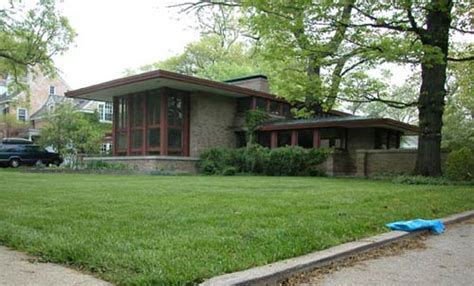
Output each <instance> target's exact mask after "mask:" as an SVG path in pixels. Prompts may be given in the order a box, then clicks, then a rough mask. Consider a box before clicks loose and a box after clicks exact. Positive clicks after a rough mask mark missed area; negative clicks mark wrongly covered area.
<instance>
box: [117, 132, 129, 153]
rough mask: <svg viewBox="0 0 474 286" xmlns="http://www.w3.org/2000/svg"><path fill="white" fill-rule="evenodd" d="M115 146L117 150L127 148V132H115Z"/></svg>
mask: <svg viewBox="0 0 474 286" xmlns="http://www.w3.org/2000/svg"><path fill="white" fill-rule="evenodd" d="M117 148H118V149H119V150H124V149H127V133H126V132H118V133H117Z"/></svg>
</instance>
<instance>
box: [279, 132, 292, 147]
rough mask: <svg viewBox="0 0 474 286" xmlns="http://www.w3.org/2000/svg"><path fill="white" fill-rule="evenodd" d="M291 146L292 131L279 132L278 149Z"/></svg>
mask: <svg viewBox="0 0 474 286" xmlns="http://www.w3.org/2000/svg"><path fill="white" fill-rule="evenodd" d="M287 145H288V146H289V145H291V131H280V132H278V147H284V146H287Z"/></svg>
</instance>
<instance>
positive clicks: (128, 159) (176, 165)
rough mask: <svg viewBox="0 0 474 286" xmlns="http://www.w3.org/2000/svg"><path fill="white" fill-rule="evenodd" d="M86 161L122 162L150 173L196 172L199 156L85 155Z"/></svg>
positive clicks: (84, 159)
mask: <svg viewBox="0 0 474 286" xmlns="http://www.w3.org/2000/svg"><path fill="white" fill-rule="evenodd" d="M83 161H84V162H90V161H103V162H107V163H120V164H124V165H126V166H128V168H130V169H131V170H135V171H139V172H143V173H150V172H163V173H170V174H195V173H197V170H196V163H197V162H198V159H197V158H191V157H173V156H124V157H85V158H83Z"/></svg>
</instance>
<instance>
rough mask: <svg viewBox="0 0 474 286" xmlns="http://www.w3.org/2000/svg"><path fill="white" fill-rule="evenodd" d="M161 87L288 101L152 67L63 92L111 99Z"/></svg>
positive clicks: (264, 93)
mask: <svg viewBox="0 0 474 286" xmlns="http://www.w3.org/2000/svg"><path fill="white" fill-rule="evenodd" d="M160 87H170V88H177V89H181V90H187V91H204V92H211V93H216V94H222V95H225V96H230V97H248V96H256V97H262V98H268V99H272V100H275V101H279V102H285V103H286V102H287V101H286V100H284V99H282V98H277V96H276V95H274V94H271V93H266V92H262V91H257V90H253V89H249V88H245V87H241V86H236V85H232V84H230V83H225V82H219V81H213V80H208V79H203V78H197V77H193V76H188V75H182V74H179V73H174V72H169V71H165V70H155V71H151V72H146V73H141V74H137V75H132V76H127V77H123V78H119V79H114V80H111V81H106V82H103V83H99V84H95V85H91V86H87V87H84V88H80V89H76V90H71V91H68V92H66V96H67V97H75V98H84V99H92V100H99V101H111V100H112V97H113V96H120V95H126V94H130V93H135V92H140V91H145V90H151V89H156V88H160Z"/></svg>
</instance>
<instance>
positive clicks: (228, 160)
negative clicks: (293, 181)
mask: <svg viewBox="0 0 474 286" xmlns="http://www.w3.org/2000/svg"><path fill="white" fill-rule="evenodd" d="M330 151H331V149H325V148H321V149H304V148H301V147H297V146H295V147H282V148H275V149H269V148H265V147H262V146H260V145H252V146H249V147H245V148H239V149H227V148H212V149H209V150H207V151H205V152H203V153H202V154H201V155H200V159H201V160H200V162H199V163H198V169H199V171H200V172H201V173H204V174H207V175H228V176H229V175H234V174H238V173H246V174H255V175H268V176H321V175H324V173H323V172H322V171H320V169H318V167H317V166H318V165H319V164H321V163H323V162H324V161H325V160H326V159H327V157H328V155H329V153H330Z"/></svg>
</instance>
